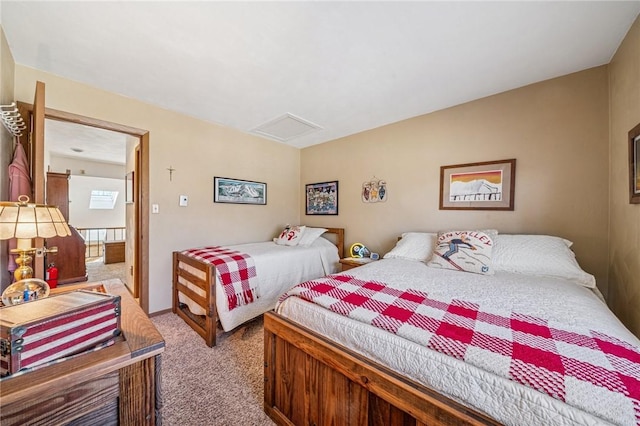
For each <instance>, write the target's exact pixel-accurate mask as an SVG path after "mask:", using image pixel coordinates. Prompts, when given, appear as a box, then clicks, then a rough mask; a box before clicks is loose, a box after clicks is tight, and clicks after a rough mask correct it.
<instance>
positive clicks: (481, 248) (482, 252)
mask: <svg viewBox="0 0 640 426" xmlns="http://www.w3.org/2000/svg"><path fill="white" fill-rule="evenodd" d="M492 249H493V240H492V239H491V237H490V236H489V235H487V234H486V233H484V232H481V231H447V232H439V233H438V238H437V239H436V247H435V249H434V251H433V256H431V259H430V260H429V262H428V263H427V265H428V266H431V267H434V268H442V269H453V270H457V271H466V272H474V273H476V274H485V275H493V273H494V272H493V269H492V268H491V251H492Z"/></svg>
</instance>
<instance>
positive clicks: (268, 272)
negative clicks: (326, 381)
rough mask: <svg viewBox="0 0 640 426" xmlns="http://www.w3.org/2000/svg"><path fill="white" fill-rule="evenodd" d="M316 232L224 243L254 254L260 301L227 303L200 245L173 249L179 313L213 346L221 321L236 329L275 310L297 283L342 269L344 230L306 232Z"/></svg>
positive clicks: (225, 326)
mask: <svg viewBox="0 0 640 426" xmlns="http://www.w3.org/2000/svg"><path fill="white" fill-rule="evenodd" d="M301 228H304V227H301ZM312 231H313V232H315V235H317V237H315V238H313V239H312V241H311V242H310V243H309V244H304V245H302V244H300V245H295V246H289V245H282V244H277V243H276V240H277V238H276V239H274V241H265V242H257V243H248V244H238V245H231V246H228V247H224V249H226V250H230V251H233V252H237V253H243V254H246V255H249V256H250V257H251V260H252V261H253V262H254V263H255V270H256V271H257V280H258V283H259V293H258V294H257V296H258V297H257V298H256V299H255V301H253V302H252V303H247V304H243V305H241V306H237V307H234V308H230V306H229V304H228V303H226V301H227V299H226V298H225V297H224V295H225V291H224V289H223V287H222V286H221V284H220V282H219V279H218V278H217V276H216V267H215V266H214V265H213V264H212V263H210V262H209V261H207V260H204V259H203V258H202V257H201V256H197V255H195V254H194V252H196V251H197V250H198V249H189V250H182V251H175V252H173V305H172V311H173V313H175V314H177V315H178V316H180V317H181V318H182V319H183V320H184V321H185V322H186V323H187V324H189V325H190V326H191V328H193V329H194V330H195V331H196V332H197V333H198V334H199V335H200V336H202V337H203V338H204V339H205V342H206V344H207V345H208V346H215V344H216V329H217V324H218V322H219V323H220V326H221V327H222V329H223V330H224V331H231V330H233V329H234V328H236V327H237V326H239V325H240V324H243V323H245V322H247V321H249V320H251V319H253V318H255V317H257V316H259V315H261V314H263V313H264V312H266V311H268V310H270V309H273V307H274V306H275V304H276V301H277V299H278V297H279V296H280V295H281V294H282V293H284V292H285V291H286V290H288V289H289V288H291V287H293V286H294V285H295V284H297V283H299V282H301V281H304V280H309V279H312V278H317V277H320V276H324V275H327V274H330V273H333V272H336V271H337V270H338V269H339V262H338V261H339V259H340V258H341V257H342V255H343V246H344V229H343V228H307V229H306V230H304V231H303V232H307V236H309V235H310V233H311V232H312ZM315 235H314V236H315ZM303 236H304V234H303ZM325 237H326V238H325Z"/></svg>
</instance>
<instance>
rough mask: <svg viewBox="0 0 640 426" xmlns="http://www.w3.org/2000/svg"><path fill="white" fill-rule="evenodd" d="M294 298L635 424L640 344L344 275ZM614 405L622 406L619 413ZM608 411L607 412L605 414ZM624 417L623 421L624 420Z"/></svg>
mask: <svg viewBox="0 0 640 426" xmlns="http://www.w3.org/2000/svg"><path fill="white" fill-rule="evenodd" d="M289 296H298V297H300V298H302V299H305V300H307V301H310V302H313V303H316V304H318V305H321V306H323V307H325V308H327V309H329V310H331V311H333V312H336V313H339V314H341V315H344V316H347V317H349V318H353V319H355V320H358V321H361V322H364V323H367V324H370V325H373V326H375V327H378V328H381V329H383V330H386V331H389V332H391V333H394V334H397V335H399V336H402V337H404V338H406V339H408V340H411V341H413V342H416V343H418V344H422V345H425V346H426V347H428V348H430V349H433V350H435V351H438V352H441V353H443V354H446V355H449V356H452V357H455V358H458V359H461V360H464V361H465V362H467V363H469V364H472V365H474V366H476V367H478V368H481V369H484V370H485V371H489V372H491V373H494V374H497V375H499V376H502V377H505V378H508V379H510V380H513V381H515V382H518V383H521V384H523V385H525V386H528V387H531V388H533V389H536V390H538V391H540V392H543V393H546V394H547V395H550V396H552V397H554V398H557V399H559V400H561V401H564V402H566V403H567V404H569V405H573V406H575V407H577V408H579V409H582V410H584V411H587V412H590V413H592V414H594V415H596V416H599V417H601V416H603V414H602V413H599V412H597V411H598V408H594V407H602V406H603V401H606V402H605V403H604V404H606V405H609V406H611V405H612V404H613V406H614V407H616V409H614V410H609V411H613V413H614V414H613V416H614V418H608V419H607V420H609V421H612V422H613V423H622V424H624V423H626V424H638V425H640V348H639V347H638V346H636V345H634V344H632V343H629V342H625V341H622V340H619V339H617V338H615V337H611V336H608V335H606V334H604V333H601V332H598V331H594V330H577V329H575V328H572V327H567V326H563V325H562V324H557V323H552V322H551V321H548V320H545V319H542V318H535V317H532V316H528V315H521V314H518V313H515V312H511V311H508V310H502V311H496V309H495V308H491V309H484V310H483V309H482V307H481V306H480V305H479V304H477V303H473V302H468V301H463V300H456V299H450V300H436V299H434V298H430V297H429V296H428V294H426V293H424V292H421V291H417V290H410V289H409V290H399V289H395V288H392V287H389V286H387V285H385V284H383V283H379V282H372V281H363V280H359V279H357V278H354V277H352V276H349V275H330V276H327V277H324V278H320V279H317V280H311V281H307V282H305V283H302V284H299V285H298V286H296V287H294V288H293V289H291V290H290V291H288V292H287V293H286V294H285V295H283V296H282V297H281V298H280V302H282V301H283V300H284V299H285V298H287V297H289ZM618 410H620V411H618ZM604 416H606V414H604ZM624 419H626V420H624Z"/></svg>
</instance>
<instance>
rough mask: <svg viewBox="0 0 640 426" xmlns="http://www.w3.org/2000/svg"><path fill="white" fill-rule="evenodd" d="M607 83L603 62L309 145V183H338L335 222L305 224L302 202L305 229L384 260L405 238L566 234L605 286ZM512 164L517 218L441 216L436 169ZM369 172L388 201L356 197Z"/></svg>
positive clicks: (305, 170)
mask: <svg viewBox="0 0 640 426" xmlns="http://www.w3.org/2000/svg"><path fill="white" fill-rule="evenodd" d="M607 79H608V73H607V67H606V66H602V67H598V68H593V69H590V70H587V71H583V72H579V73H576V74H571V75H567V76H564V77H560V78H556V79H553V80H548V81H545V82H541V83H538V84H533V85H530V86H527V87H523V88H519V89H516V90H512V91H509V92H505V93H501V94H498V95H495V96H491V97H488V98H484V99H480V100H477V101H474V102H470V103H467V104H464V105H460V106H456V107H453V108H449V109H446V110H442V111H438V112H435V113H432V114H427V115H424V116H420V117H416V118H413V119H410V120H406V121H402V122H398V123H395V124H391V125H388V126H384V127H381V128H377V129H374V130H371V131H367V132H363V133H359V134H356V135H353V136H350V137H346V138H343V139H340V140H336V141H333V142H329V143H325V144H322V145H317V146H313V147H309V148H306V149H304V150H303V151H302V159H301V165H302V167H301V183H302V185H301V186H303V185H304V184H307V183H313V182H322V181H328V180H338V181H339V215H338V216H332V217H318V216H307V217H306V218H305V217H304V199H303V200H302V201H301V205H300V206H301V207H300V208H301V217H302V218H303V222H306V223H309V224H315V225H321V224H328V225H335V226H344V227H345V228H346V237H345V238H346V242H347V245H349V244H351V243H353V242H363V243H365V244H366V245H368V246H369V247H370V248H371V249H372V250H373V251H379V252H380V253H381V254H383V253H385V252H387V251H388V250H390V249H391V247H392V246H393V244H394V242H395V240H396V238H397V237H398V236H399V235H400V234H401V233H402V232H406V231H437V230H441V229H444V228H489V227H490V228H497V229H498V230H499V231H500V232H502V233H535V234H553V235H560V236H562V237H565V238H568V239H570V240H572V241H574V242H575V244H574V250H575V252H576V254H577V258H578V261H579V262H580V264H581V265H582V266H583V268H584V269H586V270H587V271H588V272H590V273H592V274H594V275H595V276H596V278H597V279H598V285H599V286H600V288H601V289H603V291H606V287H607V226H608V216H607V214H608V205H607V199H608V196H609V194H608V169H607V166H608V160H607V159H608V155H609V153H608V88H607V84H608V80H607ZM422 96H428V94H426V93H425V94H423V95H422ZM508 158H515V159H516V160H517V166H516V188H515V211H512V212H511V211H506V212H505V211H498V212H495V211H494V212H491V211H443V210H439V209H438V201H439V179H440V177H439V173H440V166H443V165H452V164H463V163H472V162H480V161H491V160H502V159H508ZM373 176H376V178H378V179H384V180H386V182H387V188H388V200H387V202H385V203H376V204H365V203H363V202H362V201H361V199H360V191H361V188H362V183H363V182H365V181H368V180H370V179H371V178H372V177H373ZM302 191H303V189H301V198H302Z"/></svg>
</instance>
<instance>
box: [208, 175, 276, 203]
mask: <svg viewBox="0 0 640 426" xmlns="http://www.w3.org/2000/svg"><path fill="white" fill-rule="evenodd" d="M213 202H214V203H232V204H258V205H265V204H267V184H266V183H263V182H252V181H249V180H242V179H230V178H225V177H217V176H216V177H214V178H213Z"/></svg>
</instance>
